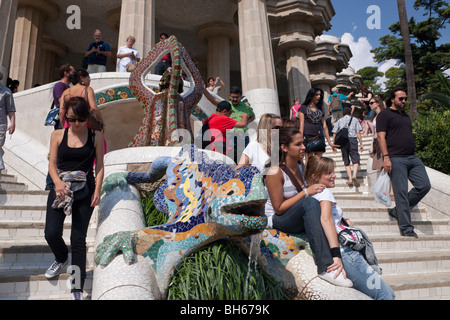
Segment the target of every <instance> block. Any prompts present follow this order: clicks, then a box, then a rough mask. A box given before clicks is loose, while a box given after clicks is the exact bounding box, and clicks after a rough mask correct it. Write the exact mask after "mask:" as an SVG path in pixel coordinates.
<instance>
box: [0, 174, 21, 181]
mask: <svg viewBox="0 0 450 320" xmlns="http://www.w3.org/2000/svg"><path fill="white" fill-rule="evenodd" d="M0 182H17V177H16V176H14V175H11V174H6V173H0Z"/></svg>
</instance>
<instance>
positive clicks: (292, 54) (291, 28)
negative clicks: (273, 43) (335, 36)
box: [269, 0, 335, 105]
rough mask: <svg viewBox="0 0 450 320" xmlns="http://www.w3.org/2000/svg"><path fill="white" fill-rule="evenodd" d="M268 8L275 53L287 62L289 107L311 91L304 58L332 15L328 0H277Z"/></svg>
mask: <svg viewBox="0 0 450 320" xmlns="http://www.w3.org/2000/svg"><path fill="white" fill-rule="evenodd" d="M269 9H270V10H269V19H270V23H271V27H273V34H274V36H276V37H278V38H279V43H278V47H277V54H278V55H279V56H280V57H284V58H285V59H286V74H287V79H288V85H289V100H290V105H291V104H292V103H293V101H294V99H300V101H303V100H304V99H305V97H306V94H307V92H308V90H309V89H310V88H311V79H310V70H309V67H308V63H307V59H308V56H309V55H310V54H312V53H313V52H314V50H315V47H316V44H315V42H314V39H315V38H316V36H317V35H320V34H321V33H322V32H323V31H324V30H328V29H330V27H331V24H330V20H331V17H332V16H333V15H334V14H335V12H334V9H333V6H332V4H331V2H330V1H322V2H318V1H304V0H297V1H294V0H291V1H277V2H273V3H271V5H270V8H269Z"/></svg>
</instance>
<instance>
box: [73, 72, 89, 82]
mask: <svg viewBox="0 0 450 320" xmlns="http://www.w3.org/2000/svg"><path fill="white" fill-rule="evenodd" d="M81 77H84V78H86V77H89V72H87V71H86V70H84V69H79V70H78V71H77V72H76V73H75V76H74V78H75V79H74V80H75V81H74V83H73V84H77V83H80V82H81Z"/></svg>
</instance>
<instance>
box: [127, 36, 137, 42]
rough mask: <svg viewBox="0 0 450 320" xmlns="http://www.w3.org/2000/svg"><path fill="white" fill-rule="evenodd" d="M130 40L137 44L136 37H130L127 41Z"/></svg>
mask: <svg viewBox="0 0 450 320" xmlns="http://www.w3.org/2000/svg"><path fill="white" fill-rule="evenodd" d="M128 40H133V42H136V38H135V37H134V36H128V38H127V41H128Z"/></svg>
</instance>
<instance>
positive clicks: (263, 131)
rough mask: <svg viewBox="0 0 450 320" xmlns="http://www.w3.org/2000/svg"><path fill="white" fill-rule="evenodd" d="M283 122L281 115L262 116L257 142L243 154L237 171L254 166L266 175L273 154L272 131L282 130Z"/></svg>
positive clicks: (252, 143)
mask: <svg viewBox="0 0 450 320" xmlns="http://www.w3.org/2000/svg"><path fill="white" fill-rule="evenodd" d="M282 126H283V121H282V120H281V118H280V116H279V115H276V114H274V113H265V114H263V115H262V116H261V119H260V120H259V124H258V132H257V136H256V141H252V142H250V143H249V144H248V146H247V147H246V148H245V149H244V151H243V152H242V156H241V159H240V160H239V163H238V165H237V166H236V170H237V169H239V168H241V167H244V166H250V165H251V166H254V167H256V168H258V170H259V171H260V172H261V173H264V167H265V165H266V162H267V161H268V160H269V159H270V155H271V153H272V133H273V132H272V129H275V130H277V129H280V128H281V127H282Z"/></svg>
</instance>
